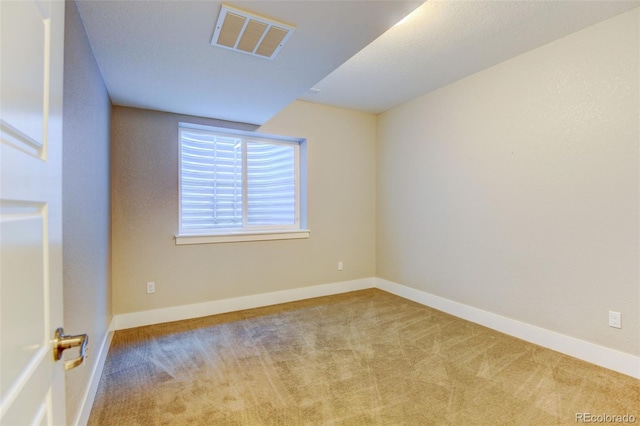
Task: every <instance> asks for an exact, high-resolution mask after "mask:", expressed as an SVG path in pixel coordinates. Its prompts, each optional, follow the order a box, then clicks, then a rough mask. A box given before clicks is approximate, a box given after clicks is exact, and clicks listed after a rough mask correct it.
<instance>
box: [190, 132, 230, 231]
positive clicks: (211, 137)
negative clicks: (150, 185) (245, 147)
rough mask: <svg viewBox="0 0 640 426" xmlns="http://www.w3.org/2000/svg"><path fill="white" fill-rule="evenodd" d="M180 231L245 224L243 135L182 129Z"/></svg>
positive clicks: (225, 227)
mask: <svg viewBox="0 0 640 426" xmlns="http://www.w3.org/2000/svg"><path fill="white" fill-rule="evenodd" d="M181 140H182V143H181V146H182V148H181V149H182V152H181V162H182V164H181V185H182V188H181V193H182V198H181V203H180V204H181V205H180V209H181V231H183V232H187V233H189V232H193V231H197V230H207V229H212V230H215V229H228V228H241V227H242V225H243V189H242V177H243V173H242V138H240V137H233V136H218V135H215V134H212V133H210V132H202V131H197V130H187V129H182V130H181Z"/></svg>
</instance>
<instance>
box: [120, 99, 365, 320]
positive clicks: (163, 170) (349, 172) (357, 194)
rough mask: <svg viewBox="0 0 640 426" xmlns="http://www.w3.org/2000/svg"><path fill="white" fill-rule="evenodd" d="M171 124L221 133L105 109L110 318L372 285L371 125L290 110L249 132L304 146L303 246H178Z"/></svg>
mask: <svg viewBox="0 0 640 426" xmlns="http://www.w3.org/2000/svg"><path fill="white" fill-rule="evenodd" d="M179 121H188V122H193V123H200V124H211V125H217V124H218V125H219V124H225V123H220V122H216V121H215V120H208V119H203V118H195V117H185V116H179V115H176V114H169V113H162V112H156V111H148V110H140V109H134V108H126V107H114V109H113V121H112V126H113V127H112V129H113V167H112V173H113V289H114V298H113V301H114V302H113V303H114V313H116V314H122V313H129V312H137V311H144V310H149V309H156V308H165V307H171V306H179V305H187V304H192V303H199V302H205V301H212V300H220V299H227V298H232V297H239V296H247V295H255V294H260V293H267V292H273V291H278V290H288V289H294V288H300V287H305V286H311V285H317V284H327V283H334V282H339V281H346V280H352V279H357V278H367V277H373V276H374V274H375V116H373V115H370V114H365V113H360V112H355V111H347V110H343V109H339V108H332V107H326V106H322V105H316V104H311V103H307V102H294V103H293V104H291V105H289V106H288V107H287V108H285V109H284V110H283V111H281V112H280V113H279V114H278V115H276V116H275V117H274V118H273V119H271V120H269V122H267V123H266V124H265V125H264V126H262V127H261V128H260V129H259V131H261V132H264V133H271V134H280V135H284V136H292V137H303V138H307V157H308V163H307V166H308V168H307V171H308V173H307V183H308V185H307V189H308V204H307V207H308V216H307V219H308V220H307V222H308V227H309V228H310V229H311V237H310V238H309V239H301V240H281V241H254V242H237V243H222V244H199V245H187V246H176V244H175V241H174V235H175V234H176V233H177V231H178V144H179V142H178V122H179ZM225 125H227V126H229V125H230V123H228V122H227V123H226V124H225ZM340 260H342V261H343V262H344V270H343V271H338V270H337V262H338V261H340ZM147 281H155V282H156V292H155V294H152V295H148V294H146V286H145V283H146V282H147Z"/></svg>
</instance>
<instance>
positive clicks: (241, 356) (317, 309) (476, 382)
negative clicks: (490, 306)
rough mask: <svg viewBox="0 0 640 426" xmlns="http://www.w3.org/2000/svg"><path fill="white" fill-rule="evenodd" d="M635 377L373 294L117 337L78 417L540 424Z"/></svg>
mask: <svg viewBox="0 0 640 426" xmlns="http://www.w3.org/2000/svg"><path fill="white" fill-rule="evenodd" d="M583 412H588V413H591V414H593V415H603V414H608V415H618V414H619V415H624V414H627V413H628V414H631V415H634V416H635V417H636V418H638V420H637V421H638V422H640V381H639V380H635V379H632V378H630V377H628V376H624V375H621V374H618V373H614V372H612V371H609V370H606V369H603V368H600V367H596V366H594V365H591V364H587V363H585V362H582V361H579V360H576V359H574V358H570V357H568V356H564V355H561V354H559V353H557V352H553V351H550V350H548V349H544V348H541V347H539V346H535V345H532V344H530V343H526V342H523V341H521V340H518V339H515V338H512V337H509V336H506V335H504V334H500V333H498V332H495V331H492V330H489V329H487V328H484V327H481V326H478V325H475V324H473V323H470V322H467V321H464V320H461V319H458V318H455V317H452V316H450V315H447V314H444V313H442V312H439V311H436V310H433V309H430V308H426V307H424V306H421V305H418V304H416V303H413V302H410V301H407V300H404V299H402V298H399V297H396V296H393V295H390V294H388V293H385V292H383V291H380V290H364V291H358V292H353V293H348V294H345V295H338V296H330V297H323V298H318V299H311V300H307V301H302V302H294V303H288V304H284V305H278V306H273V307H268V308H260V309H253V310H247V311H241V312H236V313H232V314H224V315H215V316H210V317H206V318H199V319H195V320H187V321H181V322H175V323H168V324H160V325H154V326H148V327H140V328H136V329H130V330H123V331H118V332H117V333H116V335H115V337H114V339H113V343H112V346H111V350H110V351H109V355H108V357H107V361H106V365H105V369H104V373H103V376H102V379H101V381H100V385H99V389H98V394H97V396H96V401H95V404H94V407H93V411H92V412H91V418H90V420H89V424H90V425H155V424H158V425H160V424H174V425H186V424H193V425H263V424H264V425H303V424H308V425H368V424H375V425H432V424H433V425H471V424H476V425H554V424H567V425H569V424H572V425H575V424H576V413H583Z"/></svg>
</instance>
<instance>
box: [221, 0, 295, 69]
mask: <svg viewBox="0 0 640 426" xmlns="http://www.w3.org/2000/svg"><path fill="white" fill-rule="evenodd" d="M295 29H296V27H295V26H293V25H288V24H284V23H282V22H277V21H274V20H271V19H268V18H265V17H262V16H259V15H256V14H254V13H251V12H246V11H244V10H240V9H236V8H235V7H231V6H229V5H226V4H223V5H222V7H221V9H220V16H219V17H218V22H217V23H216V30H215V32H214V33H213V39H212V40H211V44H212V45H214V46H219V47H223V48H225V49H231V50H235V51H236V52H242V53H247V54H249V55H253V56H258V57H261V58H267V59H273V58H275V56H276V55H277V54H278V52H279V51H280V49H282V46H284V44H285V43H286V41H287V40H288V39H289V37H291V34H293V31H294V30H295Z"/></svg>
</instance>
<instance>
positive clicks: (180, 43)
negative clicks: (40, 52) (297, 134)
mask: <svg viewBox="0 0 640 426" xmlns="http://www.w3.org/2000/svg"><path fill="white" fill-rule="evenodd" d="M76 3H77V5H78V10H79V12H80V16H81V18H82V21H83V23H84V26H85V29H86V32H87V36H88V38H89V42H90V43H91V46H92V48H93V52H94V55H95V57H96V61H97V62H98V67H99V68H100V71H101V72H102V76H103V79H104V81H105V85H106V87H107V91H108V92H109V95H110V97H111V100H112V102H113V103H114V104H116V105H125V106H133V107H138V108H147V109H154V110H160V111H169V112H176V113H181V114H189V115H196V116H205V117H214V118H219V119H225V120H233V121H241V122H247V123H253V124H262V123H264V122H265V121H267V120H268V119H269V118H271V117H272V116H273V115H275V114H276V113H278V111H280V110H281V109H282V108H284V107H285V106H286V105H288V104H289V103H291V102H292V101H293V100H295V99H296V98H297V97H299V96H300V95H302V94H303V93H304V92H305V91H306V90H308V89H309V88H310V87H312V86H313V85H314V84H315V83H317V82H318V81H320V80H321V79H323V78H324V77H325V76H327V75H328V74H329V73H330V72H331V71H333V70H334V69H336V68H337V67H338V66H339V65H341V64H342V63H343V62H345V61H346V60H347V59H349V58H350V57H351V56H353V55H354V54H355V53H357V52H358V51H359V50H360V49H362V48H363V47H365V46H366V45H367V44H369V43H370V42H371V41H372V40H374V39H375V38H376V37H378V36H379V35H380V34H382V33H383V32H385V31H386V30H387V29H388V28H390V27H391V26H392V25H393V24H395V23H396V22H398V21H399V20H401V19H402V18H403V17H404V16H406V15H407V14H408V13H409V12H411V11H412V10H414V9H415V8H416V7H418V6H419V5H420V4H421V3H422V1H415V0H414V1H405V0H393V1H348V0H347V1H326V0H324V1H274V0H263V1H231V2H229V4H230V5H232V6H234V7H237V8H240V9H244V10H248V11H251V12H255V13H258V14H260V15H263V16H266V17H270V18H273V19H275V20H278V21H283V22H285V23H291V24H294V25H296V26H297V29H296V31H295V32H294V34H293V35H292V36H291V38H290V39H289V40H288V42H287V43H286V45H285V46H284V47H283V48H282V50H281V51H280V53H279V54H278V55H277V56H276V58H275V59H273V60H268V59H263V58H258V57H254V56H250V55H246V54H243V53H238V52H233V51H229V50H226V49H223V48H220V47H215V46H212V45H211V38H212V36H213V32H214V29H215V28H214V27H215V24H216V21H217V19H218V14H219V11H220V4H221V2H219V1H202V0H200V1H190V0H171V1H148V0H147V1H139V0H135V1H132V0H128V1H100V0H97V1H95V0H94V1H91V0H79V1H77V2H76Z"/></svg>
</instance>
